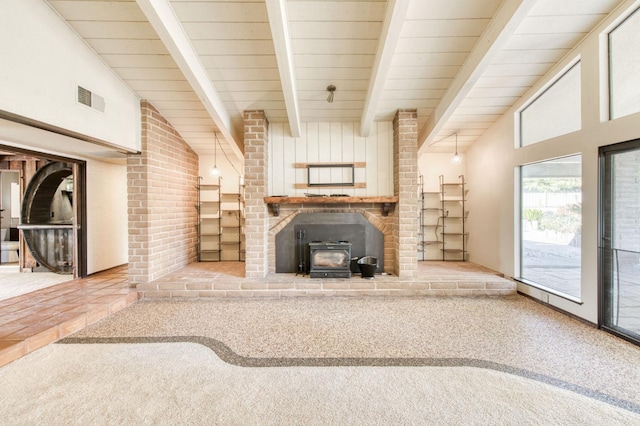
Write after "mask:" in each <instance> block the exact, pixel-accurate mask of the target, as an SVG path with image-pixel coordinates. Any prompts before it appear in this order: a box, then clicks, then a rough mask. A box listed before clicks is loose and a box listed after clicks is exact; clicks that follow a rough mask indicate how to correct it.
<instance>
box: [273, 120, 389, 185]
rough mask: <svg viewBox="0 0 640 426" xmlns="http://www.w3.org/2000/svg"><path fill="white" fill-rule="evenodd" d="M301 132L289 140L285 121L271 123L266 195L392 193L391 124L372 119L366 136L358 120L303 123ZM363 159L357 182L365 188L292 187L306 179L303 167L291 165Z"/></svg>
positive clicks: (356, 172) (359, 160) (303, 182)
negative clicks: (267, 191) (373, 121)
mask: <svg viewBox="0 0 640 426" xmlns="http://www.w3.org/2000/svg"><path fill="white" fill-rule="evenodd" d="M300 133H301V136H300V137H299V138H292V137H291V132H290V131H289V127H288V124H283V123H271V124H270V125H269V154H268V155H269V194H268V195H288V196H290V197H293V196H304V194H305V193H322V194H347V195H351V196H385V195H393V123H392V122H390V121H382V122H375V123H374V124H373V126H372V129H371V133H370V135H369V136H368V137H366V138H365V137H362V136H360V135H359V133H360V124H359V123H352V122H348V123H342V122H310V123H302V125H301V130H300ZM351 162H365V163H366V167H365V168H356V169H355V182H356V183H358V182H364V183H365V184H366V187H365V188H350V187H339V188H328V187H327V188H325V187H318V188H296V187H295V185H296V184H306V183H307V169H302V168H298V169H296V168H294V164H295V163H351Z"/></svg>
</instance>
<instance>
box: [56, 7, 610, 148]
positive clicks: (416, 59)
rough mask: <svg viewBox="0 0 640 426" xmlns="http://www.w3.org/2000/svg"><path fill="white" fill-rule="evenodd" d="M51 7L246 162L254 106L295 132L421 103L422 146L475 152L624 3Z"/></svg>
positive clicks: (125, 73)
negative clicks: (246, 116) (246, 130)
mask: <svg viewBox="0 0 640 426" xmlns="http://www.w3.org/2000/svg"><path fill="white" fill-rule="evenodd" d="M48 3H49V4H50V5H51V7H52V8H53V9H54V10H55V11H56V12H57V13H58V14H59V15H60V16H61V17H62V19H64V20H65V21H66V22H67V23H68V24H69V25H70V26H71V28H73V29H74V30H75V31H76V32H77V33H78V35H79V36H80V37H81V38H83V39H84V40H85V41H86V43H87V44H88V45H89V46H90V47H91V48H92V49H93V50H94V51H95V52H96V53H97V54H98V55H99V56H101V57H102V58H103V60H104V61H105V62H106V63H107V64H108V65H109V66H110V67H111V68H112V69H113V70H114V72H115V73H117V74H118V75H119V76H120V78H122V80H123V81H125V82H126V84H128V85H129V86H130V87H131V89H132V90H133V91H134V92H135V93H137V94H138V96H139V97H140V98H142V99H147V100H149V101H150V102H151V103H152V104H153V105H154V106H155V107H156V108H157V109H158V110H159V111H160V112H161V113H162V114H163V115H164V116H165V117H166V118H167V120H168V121H169V122H171V123H172V125H173V126H174V127H175V128H176V129H177V130H178V131H179V132H180V133H181V134H182V136H183V137H184V139H185V140H186V141H187V143H189V144H190V145H191V146H192V147H193V149H194V150H195V151H196V152H197V153H198V154H200V155H210V154H212V153H213V150H214V142H213V141H214V137H215V136H214V134H216V133H217V134H218V135H219V138H220V141H221V144H222V145H223V147H224V148H223V149H225V150H226V151H227V152H229V153H230V154H231V152H233V153H234V154H235V155H236V156H237V157H238V158H242V151H243V146H242V112H243V111H244V110H248V109H259V110H264V111H265V113H266V116H267V118H268V119H269V121H270V122H287V123H289V125H290V128H291V132H292V134H293V135H294V136H296V135H298V134H299V133H300V129H301V123H304V122H310V121H350V122H360V131H361V133H362V134H363V135H366V134H367V133H368V132H369V129H370V128H371V125H372V123H373V122H374V121H377V120H390V119H392V117H393V115H394V113H395V111H396V110H397V109H398V108H416V109H417V110H418V121H419V133H420V134H419V145H420V147H421V148H420V149H421V151H435V152H439V151H440V152H442V151H446V152H451V151H452V146H453V144H454V140H453V138H451V137H450V136H451V135H452V134H454V133H455V134H457V143H458V147H459V150H460V151H464V149H465V148H466V147H468V146H470V145H471V144H472V143H473V142H474V141H475V140H476V139H477V138H478V137H479V136H480V135H482V133H483V132H484V131H485V130H486V129H487V128H489V126H491V124H492V123H493V122H495V121H496V120H497V119H498V118H499V117H500V116H501V115H503V114H504V113H505V112H506V111H507V110H508V109H509V108H510V107H511V106H512V105H513V104H514V102H515V101H516V100H517V99H518V98H519V97H521V96H522V95H523V94H524V93H525V92H526V91H527V90H528V89H529V88H530V87H532V86H533V85H534V84H535V83H536V82H537V81H538V80H539V79H540V78H541V77H542V76H543V75H544V74H545V73H547V72H548V71H549V70H550V69H551V68H552V67H553V65H554V64H555V63H557V62H558V61H559V60H560V59H562V58H563V57H564V56H565V55H567V53H568V52H569V51H570V50H571V49H572V48H573V47H574V46H575V45H576V44H577V43H579V42H580V41H581V40H582V39H583V38H584V37H585V36H586V35H587V34H588V33H589V32H590V31H591V30H592V29H593V28H594V27H595V26H596V25H597V24H598V23H599V22H600V21H601V20H602V19H603V18H604V17H605V16H606V15H607V14H608V13H610V12H611V11H612V10H613V9H614V8H615V7H616V6H617V5H618V4H619V3H621V0H388V1H387V0H377V1H374V0H362V1H357V0H355V1H341V0H333V1H331V0H111V1H104V0H48ZM329 85H335V86H336V91H335V96H334V101H333V102H331V103H329V102H327V96H328V94H329V93H328V92H327V87H328V86H329Z"/></svg>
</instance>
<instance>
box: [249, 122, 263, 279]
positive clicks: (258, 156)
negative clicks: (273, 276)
mask: <svg viewBox="0 0 640 426" xmlns="http://www.w3.org/2000/svg"><path fill="white" fill-rule="evenodd" d="M268 128H269V122H268V121H267V118H266V117H265V115H264V111H245V112H244V184H245V193H244V194H245V202H244V205H245V210H244V211H245V245H246V254H245V276H246V277H247V278H263V277H265V276H266V275H267V273H268V269H269V267H268V256H267V252H268V233H269V215H268V212H267V205H266V204H265V203H264V197H265V196H266V195H267V191H268V180H267V176H268V165H269V161H268V155H267V154H268V150H267V148H268V146H267V145H268V137H269V136H268Z"/></svg>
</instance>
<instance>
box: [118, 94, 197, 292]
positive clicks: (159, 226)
mask: <svg viewBox="0 0 640 426" xmlns="http://www.w3.org/2000/svg"><path fill="white" fill-rule="evenodd" d="M141 110H142V153H141V154H139V155H129V156H128V158H127V179H128V185H127V188H128V215H129V282H130V283H131V285H132V286H135V285H137V284H141V283H147V282H149V281H152V280H155V279H158V278H160V277H162V276H164V275H166V274H168V273H170V272H173V271H175V270H177V269H179V268H181V267H183V266H185V265H187V264H189V263H191V262H195V261H196V260H197V233H196V226H197V220H198V216H197V211H196V204H197V189H196V187H197V184H198V156H197V155H196V153H195V152H194V151H193V150H192V149H191V148H190V147H189V146H188V145H187V144H186V143H185V141H184V140H183V139H182V137H181V136H180V134H179V133H178V132H177V131H176V130H175V129H174V128H173V127H172V126H171V125H170V124H169V123H168V122H167V121H166V120H165V119H164V118H163V117H162V116H161V115H160V113H159V112H158V111H157V110H156V109H155V108H154V107H153V105H151V104H150V103H149V102H146V101H142V102H141Z"/></svg>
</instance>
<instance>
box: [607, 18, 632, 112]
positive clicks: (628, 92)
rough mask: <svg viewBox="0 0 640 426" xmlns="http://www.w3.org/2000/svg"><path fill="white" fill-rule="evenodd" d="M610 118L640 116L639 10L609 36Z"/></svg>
mask: <svg viewBox="0 0 640 426" xmlns="http://www.w3.org/2000/svg"><path fill="white" fill-rule="evenodd" d="M609 79H610V80H609V81H610V92H611V94H610V99H611V101H610V102H611V105H610V108H611V118H612V119H614V118H618V117H624V116H625V115H629V114H633V113H636V112H640V9H638V10H636V11H635V12H634V13H633V14H632V15H631V16H629V17H628V18H627V19H626V20H625V21H624V22H622V23H621V24H620V25H618V27H616V28H615V29H614V30H613V31H611V32H610V33H609Z"/></svg>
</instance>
